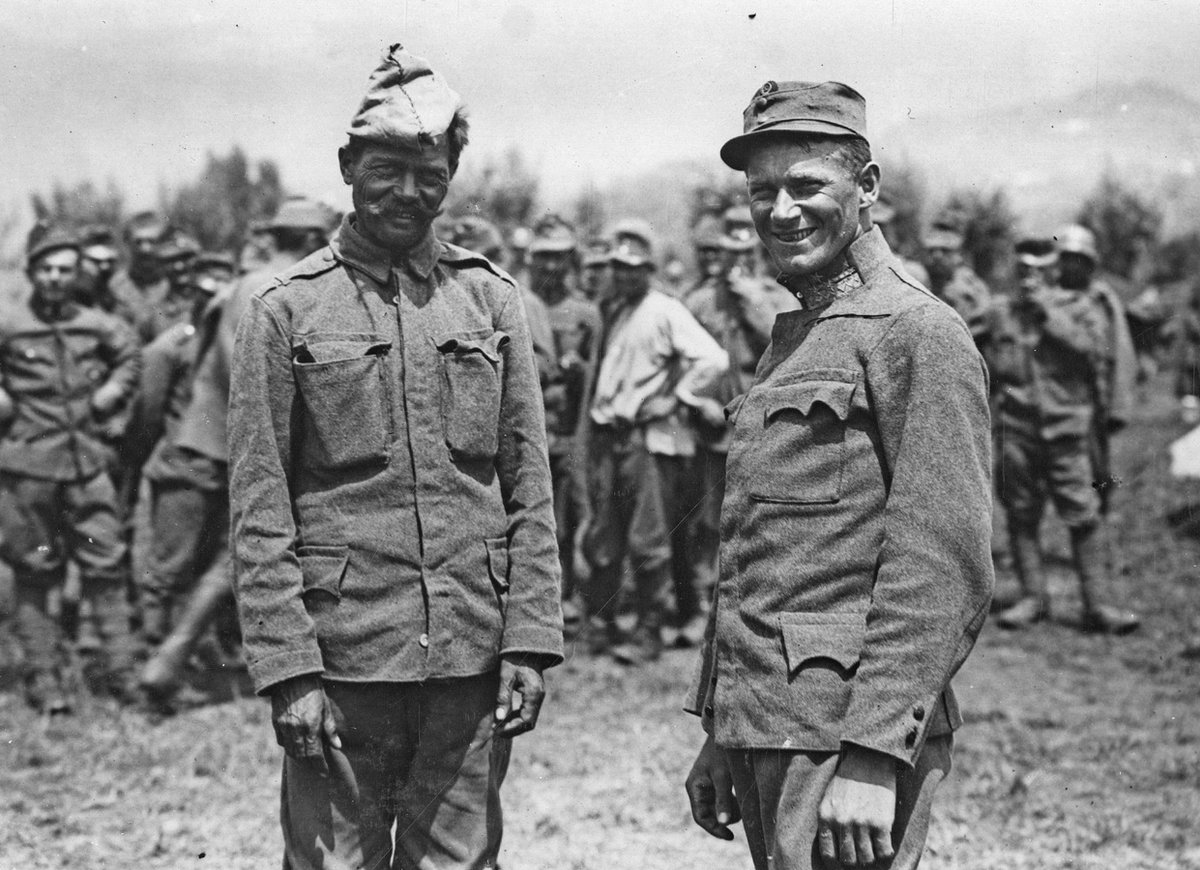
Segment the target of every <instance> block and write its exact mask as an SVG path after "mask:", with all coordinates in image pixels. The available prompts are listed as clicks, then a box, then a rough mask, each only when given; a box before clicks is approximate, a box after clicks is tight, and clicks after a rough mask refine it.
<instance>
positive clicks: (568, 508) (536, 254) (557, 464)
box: [529, 215, 600, 627]
mask: <svg viewBox="0 0 1200 870" xmlns="http://www.w3.org/2000/svg"><path fill="white" fill-rule="evenodd" d="M578 274H579V259H578V251H577V241H576V238H575V231H574V229H573V228H572V227H571V225H570V224H568V223H567V222H566V221H565V220H563V219H562V218H560V217H558V216H557V215H550V216H548V217H546V218H544V219H543V220H542V221H540V222H539V223H538V225H537V226H536V227H534V234H533V239H532V241H531V242H530V244H529V281H530V289H532V290H533V292H534V293H536V294H537V296H538V298H539V299H541V300H542V302H543V303H545V307H546V314H547V317H548V319H549V322H550V330H551V333H552V334H553V342H554V357H555V361H556V365H555V367H554V375H553V377H552V379H551V380H550V381H549V382H548V383H544V384H543V385H542V399H543V401H544V403H545V406H546V440H547V446H548V448H549V451H550V477H551V479H552V481H553V483H554V518H555V521H556V525H557V529H558V558H559V563H560V564H561V565H562V572H563V617H564V620H565V622H566V624H567V626H568V627H577V625H578V622H579V620H580V619H581V613H582V611H581V608H580V603H579V602H578V601H577V600H576V599H577V597H578V595H579V594H580V590H579V588H578V586H577V585H576V582H575V567H574V566H575V538H576V535H577V534H578V533H579V531H580V529H581V527H582V525H583V522H584V519H585V518H586V516H587V510H588V506H587V493H586V483H585V482H584V478H585V475H584V469H583V467H582V460H583V457H582V446H581V445H580V443H579V439H580V428H581V424H582V421H583V413H584V410H585V404H586V403H585V392H586V389H587V375H588V371H589V370H590V364H591V361H592V357H593V354H594V353H595V352H596V345H597V343H598V342H599V339H600V310H599V309H598V308H597V307H596V305H595V304H594V303H592V302H588V301H587V300H585V299H584V298H583V297H582V296H581V295H580V293H579V291H578V288H577V276H578Z"/></svg>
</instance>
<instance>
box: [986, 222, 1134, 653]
mask: <svg viewBox="0 0 1200 870" xmlns="http://www.w3.org/2000/svg"><path fill="white" fill-rule="evenodd" d="M1058 241H1059V244H1058V246H1055V245H1054V244H1053V242H1051V241H1050V240H1041V239H1030V240H1024V241H1022V242H1021V243H1020V244H1019V245H1018V247H1017V277H1018V285H1017V291H1016V294H1015V295H1014V296H1013V297H998V298H997V299H996V301H995V303H994V305H993V308H992V312H991V318H990V323H989V329H988V330H987V332H986V338H985V341H984V345H983V350H984V354H985V357H986V359H987V361H988V367H989V369H990V371H991V375H992V378H993V383H994V387H993V389H994V390H995V392H996V394H997V400H996V403H995V404H996V420H995V423H994V425H995V427H996V431H997V456H996V460H997V465H996V481H997V485H998V487H999V495H1000V503H1001V505H1002V507H1003V509H1004V512H1005V516H1006V519H1007V525H1008V530H1009V546H1010V552H1011V554H1012V559H1013V566H1014V568H1015V570H1016V574H1017V581H1018V583H1019V584H1020V587H1021V597H1020V599H1019V600H1018V601H1016V602H1015V603H1014V604H1012V606H1010V607H1008V608H1007V609H1005V610H1003V611H1002V612H1001V613H1000V615H999V616H998V618H997V622H998V624H999V625H1000V626H1001V627H1003V628H1008V629H1024V628H1028V627H1029V626H1031V625H1033V624H1035V623H1037V622H1040V621H1041V620H1044V619H1046V618H1048V617H1049V616H1050V594H1049V589H1048V587H1047V584H1046V578H1045V574H1044V572H1043V568H1042V558H1041V541H1040V536H1039V529H1040V526H1041V520H1042V515H1043V512H1044V509H1045V505H1046V502H1047V501H1048V500H1049V501H1051V502H1052V503H1053V504H1054V508H1055V510H1056V512H1057V513H1058V516H1059V518H1060V519H1061V520H1062V522H1063V524H1064V525H1066V526H1067V529H1068V531H1069V534H1070V539H1071V556H1072V564H1073V567H1074V570H1075V574H1076V576H1077V578H1078V582H1079V589H1080V596H1081V599H1082V604H1083V613H1082V618H1081V621H1080V625H1081V627H1082V628H1083V629H1084V630H1086V631H1096V632H1102V633H1108V634H1126V633H1128V632H1131V631H1134V630H1135V629H1137V627H1138V626H1139V624H1140V619H1139V618H1138V616H1137V615H1136V614H1133V613H1130V612H1128V611H1125V610H1123V609H1121V608H1120V607H1118V606H1116V605H1115V604H1113V599H1114V590H1113V576H1112V566H1111V554H1110V552H1109V549H1108V545H1107V527H1106V525H1105V524H1104V516H1103V512H1102V508H1101V497H1100V494H1099V492H1098V491H1097V490H1098V489H1099V488H1100V487H1098V486H1097V485H1096V483H1097V482H1098V481H1102V480H1103V478H1101V477H1100V476H1099V471H1098V467H1097V454H1096V449H1095V443H1094V442H1095V432H1096V429H1097V425H1098V423H1097V420H1098V418H1101V419H1102V418H1103V409H1102V405H1101V403H1100V402H1099V401H1098V398H1099V390H1098V385H1100V384H1102V383H1103V372H1104V371H1105V370H1107V368H1108V367H1109V366H1110V362H1109V360H1110V354H1111V350H1110V348H1111V344H1110V342H1109V331H1110V329H1111V328H1112V322H1111V318H1110V317H1109V315H1108V313H1107V311H1106V309H1105V305H1104V303H1103V302H1101V301H1100V300H1099V299H1098V298H1097V297H1096V296H1095V295H1093V294H1092V293H1090V292H1089V284H1088V281H1087V280H1085V278H1086V277H1087V274H1088V273H1087V272H1086V270H1082V271H1081V270H1080V269H1079V268H1078V265H1077V264H1076V263H1074V262H1072V260H1071V256H1072V255H1075V256H1078V255H1079V254H1080V249H1081V248H1082V247H1086V246H1085V243H1086V241H1087V240H1086V238H1083V237H1081V236H1080V235H1079V234H1077V233H1069V234H1066V235H1065V236H1064V235H1063V234H1060V235H1059V239H1058ZM1064 241H1065V244H1064ZM1083 253H1088V254H1089V256H1092V258H1093V260H1094V251H1093V252H1088V251H1086V250H1085V251H1083ZM1056 279H1057V281H1056Z"/></svg>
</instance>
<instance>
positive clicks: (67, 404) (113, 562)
mask: <svg viewBox="0 0 1200 870" xmlns="http://www.w3.org/2000/svg"><path fill="white" fill-rule="evenodd" d="M26 256H27V263H28V266H27V268H26V274H27V275H28V276H29V280H30V282H31V283H32V285H33V292H32V295H31V296H30V298H29V299H28V300H27V301H22V302H21V303H19V304H18V305H17V306H16V307H14V308H13V309H12V310H10V311H8V312H6V313H5V316H4V317H3V318H0V384H2V386H3V389H0V407H4V408H5V409H7V410H8V414H7V419H4V420H3V421H0V423H2V425H3V429H2V433H3V434H2V436H0V540H2V542H3V543H2V544H0V547H2V552H3V557H4V560H5V561H6V562H8V564H9V565H11V566H12V568H13V572H14V574H15V582H16V595H17V614H16V619H15V626H14V627H15V631H16V634H17V639H18V642H19V643H20V644H21V645H22V647H23V648H24V650H25V669H26V673H25V696H26V699H27V701H28V702H29V703H30V705H32V706H33V707H35V708H37V709H39V710H43V711H46V712H50V713H56V712H67V711H69V709H70V707H71V700H70V698H69V692H68V687H67V686H66V685H65V683H64V669H65V668H66V666H67V661H66V658H65V655H64V651H63V643H64V640H63V638H62V632H61V629H60V627H59V624H58V622H57V621H55V620H54V619H51V618H50V616H49V614H48V604H47V597H48V595H49V594H50V593H51V592H52V591H54V590H56V589H59V588H61V585H62V583H63V581H64V580H65V577H66V568H67V562H68V560H70V561H73V562H75V563H76V565H78V567H79V574H80V583H81V587H82V594H83V597H84V600H85V601H86V602H87V603H88V604H89V606H90V608H91V612H92V616H93V619H94V621H95V626H96V629H97V632H98V635H99V641H100V644H101V648H100V649H99V650H98V656H99V658H98V660H97V661H96V663H95V664H96V668H95V670H96V676H97V678H98V684H99V683H101V682H102V683H103V687H104V688H105V689H107V690H109V691H111V692H113V693H115V694H117V695H118V696H121V697H125V696H126V693H127V689H128V679H129V677H130V676H131V674H130V668H131V667H132V664H133V643H132V638H131V636H130V625H129V610H128V606H127V604H126V600H125V582H126V563H125V543H124V541H123V539H122V536H121V526H120V521H119V519H118V516H117V498H116V492H115V490H114V487H113V482H112V479H111V478H110V477H109V474H108V471H109V468H110V467H111V465H112V462H113V460H112V455H111V447H110V445H109V439H108V438H107V437H106V435H105V432H104V430H105V427H106V426H107V424H108V422H109V421H110V420H111V419H112V418H113V417H115V416H117V415H119V414H120V413H121V411H122V410H123V408H124V407H125V405H126V404H127V402H128V401H129V398H130V396H131V395H132V393H133V390H134V388H135V386H136V383H137V377H138V354H137V342H136V340H135V339H134V337H133V334H132V333H131V332H130V331H129V329H128V328H127V327H126V326H125V324H124V323H122V322H121V321H120V320H118V319H117V318H115V317H112V316H110V315H108V314H105V313H104V312H102V311H99V310H97V309H94V308H86V307H84V306H81V305H79V303H77V302H75V301H74V300H73V299H72V298H71V296H72V292H73V290H74V288H75V281H76V278H77V273H76V270H77V269H78V265H79V246H78V243H77V242H76V240H75V239H74V238H72V237H71V236H69V235H67V234H66V233H64V232H62V231H61V230H57V229H54V228H49V229H46V228H44V227H41V226H39V227H36V228H35V229H34V232H33V233H32V234H31V236H30V240H29V245H28V248H27V255H26Z"/></svg>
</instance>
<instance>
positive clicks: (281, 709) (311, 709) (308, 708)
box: [271, 674, 342, 776]
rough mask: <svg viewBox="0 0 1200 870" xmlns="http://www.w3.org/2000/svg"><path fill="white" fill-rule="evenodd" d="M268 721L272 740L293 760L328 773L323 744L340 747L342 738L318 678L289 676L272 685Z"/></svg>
mask: <svg viewBox="0 0 1200 870" xmlns="http://www.w3.org/2000/svg"><path fill="white" fill-rule="evenodd" d="M271 724H273V725H274V726H275V742H277V743H278V744H279V745H280V746H282V747H283V751H284V752H286V753H287V754H288V755H289V756H291V757H292V758H294V759H296V760H297V761H303V762H307V763H310V764H313V765H315V766H316V767H317V769H318V770H319V771H320V773H321V775H322V776H325V775H327V774H328V773H329V766H328V764H327V763H326V761H325V744H326V742H328V743H329V745H330V746H332V747H333V748H334V749H341V748H342V741H341V738H339V737H338V735H337V728H336V726H335V725H334V721H333V708H332V707H331V706H330V704H329V699H328V698H327V697H325V689H324V687H323V686H322V684H321V678H320V677H318V676H315V675H312V674H309V675H306V676H302V677H293V678H292V679H290V680H284V681H283V682H282V683H280V684H279V685H277V686H275V688H274V689H273V690H272V691H271Z"/></svg>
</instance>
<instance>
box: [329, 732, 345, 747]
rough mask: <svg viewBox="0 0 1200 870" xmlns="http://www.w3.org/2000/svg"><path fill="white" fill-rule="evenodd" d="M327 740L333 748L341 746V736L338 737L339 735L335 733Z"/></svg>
mask: <svg viewBox="0 0 1200 870" xmlns="http://www.w3.org/2000/svg"><path fill="white" fill-rule="evenodd" d="M329 742H330V743H332V744H333V748H334V749H341V748H342V738H340V737H337V736H336V735H335V736H334V738H333V739H332V740H331V741H329Z"/></svg>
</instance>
